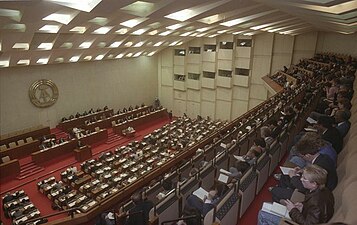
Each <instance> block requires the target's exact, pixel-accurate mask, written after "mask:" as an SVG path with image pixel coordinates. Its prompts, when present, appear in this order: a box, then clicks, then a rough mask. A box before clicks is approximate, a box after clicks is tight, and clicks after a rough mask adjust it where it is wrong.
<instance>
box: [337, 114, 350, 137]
mask: <svg viewBox="0 0 357 225" xmlns="http://www.w3.org/2000/svg"><path fill="white" fill-rule="evenodd" d="M350 115H351V112H349V111H346V110H338V111H337V112H336V113H335V116H334V118H335V123H336V129H337V130H338V132H339V133H340V135H341V137H342V138H344V137H345V136H346V135H347V133H348V131H349V130H350V127H351V122H350V121H348V120H349V118H350Z"/></svg>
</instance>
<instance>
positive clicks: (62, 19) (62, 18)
mask: <svg viewBox="0 0 357 225" xmlns="http://www.w3.org/2000/svg"><path fill="white" fill-rule="evenodd" d="M78 13H79V12H74V13H71V14H70V13H52V14H50V15H48V16H46V17H45V18H43V19H42V20H45V21H55V22H58V23H62V24H65V25H68V24H69V23H70V22H71V21H72V19H73V18H74V17H75V16H76V15H77V14H78Z"/></svg>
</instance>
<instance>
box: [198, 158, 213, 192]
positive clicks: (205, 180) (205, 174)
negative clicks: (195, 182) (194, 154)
mask: <svg viewBox="0 0 357 225" xmlns="http://www.w3.org/2000/svg"><path fill="white" fill-rule="evenodd" d="M214 175H215V167H214V166H213V164H212V162H209V163H208V164H207V165H206V166H205V167H204V168H203V169H201V171H200V173H199V178H200V179H201V187H202V188H203V189H205V190H209V189H210V188H211V187H212V186H213V184H214Z"/></svg>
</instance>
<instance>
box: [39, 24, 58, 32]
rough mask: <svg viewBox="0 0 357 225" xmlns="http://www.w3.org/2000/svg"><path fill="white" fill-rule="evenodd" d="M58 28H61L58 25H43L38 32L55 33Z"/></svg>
mask: <svg viewBox="0 0 357 225" xmlns="http://www.w3.org/2000/svg"><path fill="white" fill-rule="evenodd" d="M60 28H61V26H60V25H45V26H43V27H41V28H40V29H39V30H40V31H44V32H48V33H57V32H58V31H59V29H60Z"/></svg>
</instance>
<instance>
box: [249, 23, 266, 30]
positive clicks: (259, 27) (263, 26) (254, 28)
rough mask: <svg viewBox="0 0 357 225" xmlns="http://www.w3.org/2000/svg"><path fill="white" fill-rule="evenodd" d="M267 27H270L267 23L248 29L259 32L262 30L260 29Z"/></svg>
mask: <svg viewBox="0 0 357 225" xmlns="http://www.w3.org/2000/svg"><path fill="white" fill-rule="evenodd" d="M269 25H270V23H268V24H262V25H258V26H254V27H251V28H249V29H251V30H260V29H262V28H265V27H268V26H269Z"/></svg>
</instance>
